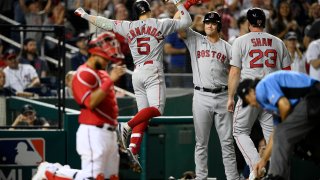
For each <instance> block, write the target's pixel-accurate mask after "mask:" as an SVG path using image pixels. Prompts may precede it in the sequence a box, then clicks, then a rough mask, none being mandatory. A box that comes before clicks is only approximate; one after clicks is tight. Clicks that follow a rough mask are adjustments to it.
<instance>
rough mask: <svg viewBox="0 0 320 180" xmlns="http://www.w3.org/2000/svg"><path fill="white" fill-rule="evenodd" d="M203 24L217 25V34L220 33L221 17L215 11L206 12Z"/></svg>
mask: <svg viewBox="0 0 320 180" xmlns="http://www.w3.org/2000/svg"><path fill="white" fill-rule="evenodd" d="M203 22H204V23H206V22H213V23H217V24H218V32H220V31H221V27H222V23H221V16H220V14H219V13H217V12H215V11H211V12H208V13H207V14H206V15H204V19H203Z"/></svg>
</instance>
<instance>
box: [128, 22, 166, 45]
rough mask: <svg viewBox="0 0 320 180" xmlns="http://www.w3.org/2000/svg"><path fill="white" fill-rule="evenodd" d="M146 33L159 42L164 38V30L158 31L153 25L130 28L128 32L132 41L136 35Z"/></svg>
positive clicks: (129, 39)
mask: <svg viewBox="0 0 320 180" xmlns="http://www.w3.org/2000/svg"><path fill="white" fill-rule="evenodd" d="M145 34H146V35H150V36H153V37H154V38H155V39H156V40H157V41H158V42H159V41H161V40H163V39H164V36H163V35H162V32H161V31H158V29H157V28H155V27H152V26H147V27H146V26H145V25H144V26H141V27H136V28H134V29H130V31H129V33H128V34H127V39H128V41H129V43H130V42H131V41H132V40H133V39H134V38H135V37H137V36H140V35H145Z"/></svg>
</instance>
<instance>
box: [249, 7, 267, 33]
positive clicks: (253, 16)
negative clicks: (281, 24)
mask: <svg viewBox="0 0 320 180" xmlns="http://www.w3.org/2000/svg"><path fill="white" fill-rule="evenodd" d="M247 19H248V21H249V23H250V24H251V25H252V26H254V27H263V28H264V27H265V26H266V15H265V14H264V12H263V10H262V9H260V8H251V9H249V10H248V12H247Z"/></svg>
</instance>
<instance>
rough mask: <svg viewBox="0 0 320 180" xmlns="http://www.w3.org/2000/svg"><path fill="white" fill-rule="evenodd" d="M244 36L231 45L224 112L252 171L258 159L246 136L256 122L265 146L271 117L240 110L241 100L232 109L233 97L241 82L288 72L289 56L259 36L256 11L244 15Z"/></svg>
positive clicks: (260, 15)
mask: <svg viewBox="0 0 320 180" xmlns="http://www.w3.org/2000/svg"><path fill="white" fill-rule="evenodd" d="M247 19H248V21H249V30H250V32H249V33H248V34H245V35H242V36H240V37H238V38H237V39H236V40H235V41H234V43H233V44H232V59H231V61H230V64H231V68H230V74H229V80H228V87H229V89H228V95H229V98H228V104H227V108H228V111H230V112H233V111H234V117H233V118H234V119H233V136H234V138H235V141H236V143H237V145H238V147H239V149H240V151H241V153H242V155H243V156H244V159H245V161H246V163H247V164H248V165H249V167H250V171H252V169H253V166H254V164H256V163H257V162H258V161H259V159H260V157H259V153H258V152H257V149H256V148H255V146H254V144H253V142H252V140H251V139H250V137H249V135H250V133H251V128H252V125H253V124H254V122H255V120H256V119H258V120H259V122H260V125H261V127H262V130H263V135H264V138H265V140H266V141H267V142H268V140H269V136H270V133H271V131H272V115H271V114H270V113H267V112H265V111H263V110H262V109H260V108H254V107H243V106H242V104H243V103H242V101H241V99H240V100H238V102H237V106H236V107H235V109H234V95H235V92H236V89H237V87H238V84H239V81H240V77H241V79H244V78H249V79H254V78H262V77H263V76H265V75H267V74H270V73H272V72H275V71H278V70H281V69H288V70H289V69H290V63H291V60H290V56H289V53H288V50H287V49H286V47H285V45H284V43H283V42H282V41H281V40H280V39H279V38H277V37H275V36H273V35H271V34H268V33H266V32H263V29H264V27H265V23H266V16H265V14H264V12H263V10H261V9H260V8H251V9H249V10H248V12H247Z"/></svg>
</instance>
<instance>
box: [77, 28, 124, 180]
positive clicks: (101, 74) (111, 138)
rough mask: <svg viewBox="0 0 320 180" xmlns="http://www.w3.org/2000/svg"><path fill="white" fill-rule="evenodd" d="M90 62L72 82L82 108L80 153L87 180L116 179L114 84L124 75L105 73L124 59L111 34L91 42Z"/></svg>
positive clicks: (121, 69) (120, 69)
mask: <svg viewBox="0 0 320 180" xmlns="http://www.w3.org/2000/svg"><path fill="white" fill-rule="evenodd" d="M88 46H89V49H88V52H89V53H90V57H89V59H88V61H87V62H86V63H85V64H83V65H81V66H80V67H79V68H78V69H77V72H76V74H75V75H74V77H73V80H72V92H73V96H74V99H75V100H76V102H77V103H78V104H79V105H80V107H81V112H80V115H79V123H80V126H79V129H78V131H77V137H76V139H77V148H76V149H77V152H78V153H79V155H80V156H81V169H82V172H83V173H84V174H86V176H87V177H88V178H93V179H95V178H97V177H100V176H101V177H103V176H104V177H105V178H107V179H108V178H111V177H117V176H118V172H119V153H118V143H117V133H116V131H115V130H116V127H117V124H118V121H117V116H118V105H117V101H116V97H115V91H114V87H113V82H115V81H116V80H118V79H119V78H120V76H122V75H123V74H124V73H125V67H123V66H115V67H114V68H113V69H112V70H111V72H110V74H108V73H107V72H106V71H105V69H106V67H107V65H108V64H109V63H110V61H113V62H117V61H119V60H121V59H120V57H123V55H122V53H121V51H120V46H119V43H118V41H117V40H116V39H115V35H114V34H113V33H111V32H105V33H102V34H100V35H98V36H97V37H96V38H94V39H92V40H91V41H90V42H89V44H88Z"/></svg>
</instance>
